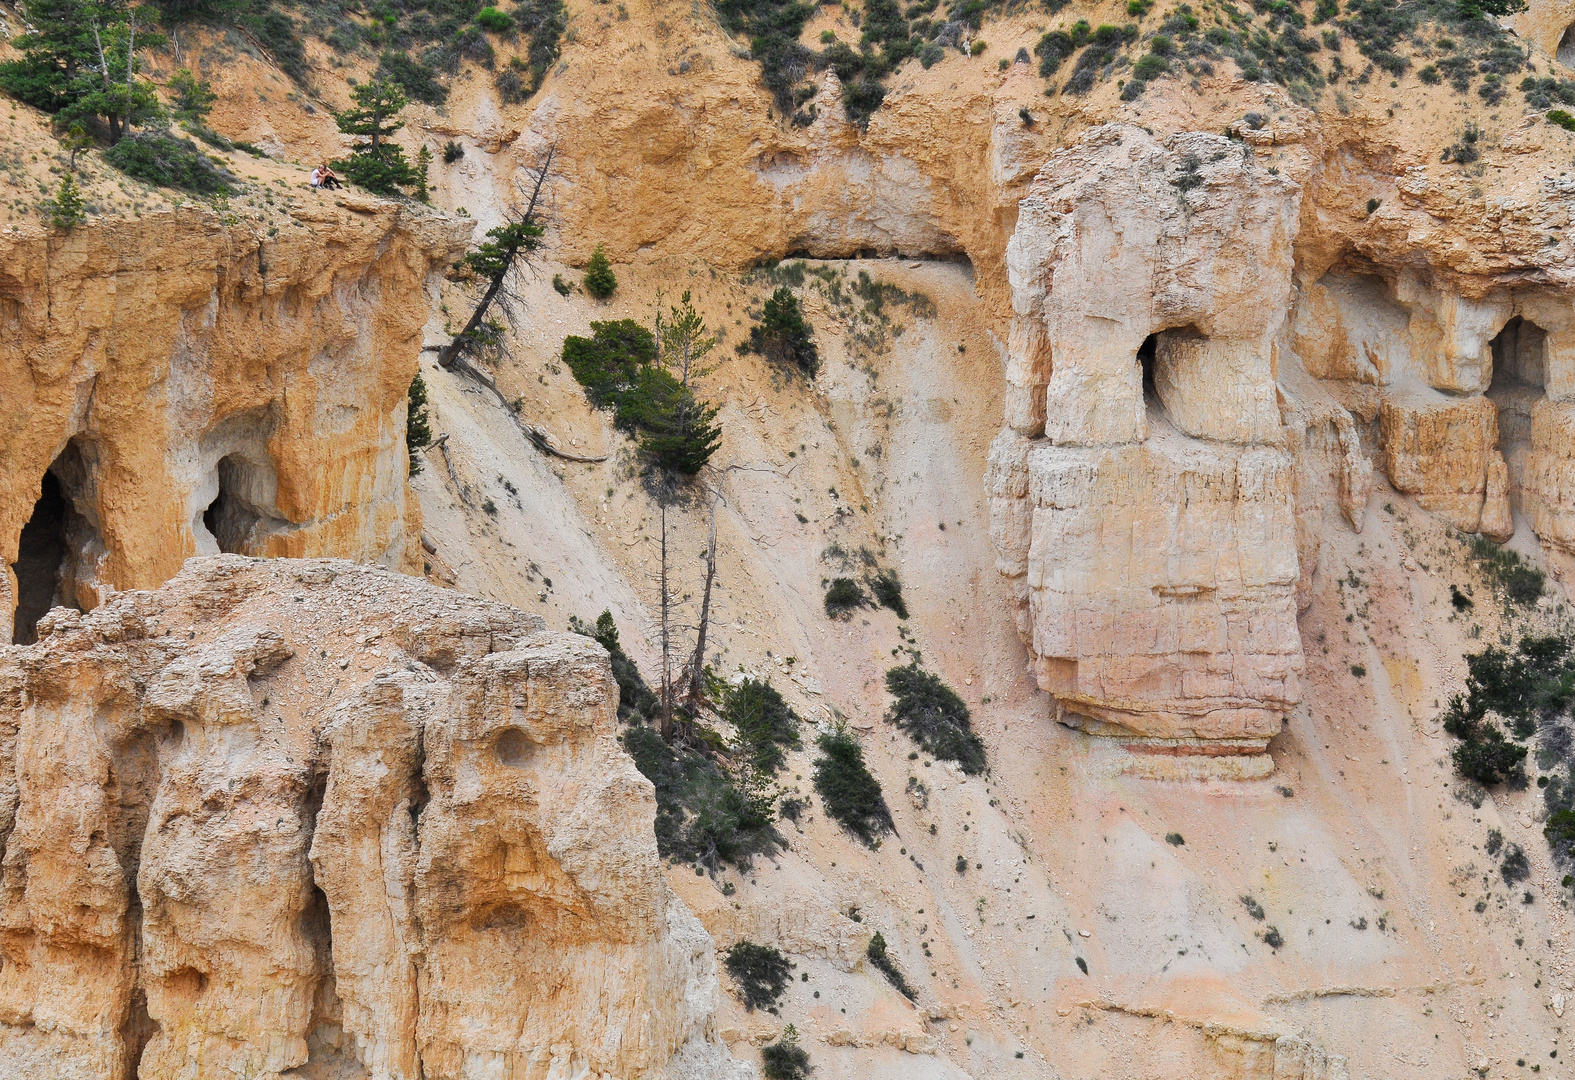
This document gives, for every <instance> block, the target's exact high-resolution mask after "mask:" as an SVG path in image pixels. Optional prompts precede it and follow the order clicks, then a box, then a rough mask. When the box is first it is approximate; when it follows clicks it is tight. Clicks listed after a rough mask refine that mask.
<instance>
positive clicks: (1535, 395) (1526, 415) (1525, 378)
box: [1487, 315, 1548, 508]
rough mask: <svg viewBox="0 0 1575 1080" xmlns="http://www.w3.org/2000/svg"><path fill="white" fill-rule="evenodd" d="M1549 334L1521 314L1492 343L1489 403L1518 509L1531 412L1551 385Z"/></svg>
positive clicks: (1528, 452)
mask: <svg viewBox="0 0 1575 1080" xmlns="http://www.w3.org/2000/svg"><path fill="white" fill-rule="evenodd" d="M1547 345H1548V334H1547V331H1546V330H1544V329H1543V328H1542V327H1540V326H1538V325H1537V324H1536V323H1534V322H1532V321H1530V320H1529V319H1524V318H1522V317H1521V316H1519V315H1517V316H1515V317H1514V318H1513V319H1510V320H1509V322H1507V323H1505V324H1504V329H1503V330H1501V331H1499V333H1498V336H1497V337H1495V338H1494V339H1493V341H1492V343H1491V348H1492V351H1493V378H1492V381H1491V382H1490V383H1489V384H1488V391H1487V396H1488V400H1489V401H1491V402H1493V404H1494V405H1495V406H1497V408H1498V449H1499V453H1501V454H1503V455H1504V463H1505V465H1506V466H1507V467H1508V468H1509V477H1510V489H1511V493H1510V499H1511V505H1514V506H1517V508H1518V500H1519V494H1518V493H1519V490H1520V484H1521V479H1522V477H1523V476H1524V475H1525V467H1526V459H1527V457H1528V456H1529V455H1530V453H1531V411H1532V407H1533V406H1535V405H1536V403H1537V401H1538V399H1540V398H1541V397H1542V396H1543V387H1544V386H1546V385H1547Z"/></svg>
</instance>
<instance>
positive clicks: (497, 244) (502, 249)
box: [438, 143, 558, 369]
mask: <svg viewBox="0 0 1575 1080" xmlns="http://www.w3.org/2000/svg"><path fill="white" fill-rule="evenodd" d="M557 152H558V146H557V144H556V143H553V144H551V145H549V146H548V147H547V154H546V156H545V157H544V158H542V161H541V164H540V165H538V166H537V167H536V169H535V170H534V171H533V177H532V178H533V180H534V181H535V182H534V184H533V185H532V187H531V193H530V199H529V200H528V201H527V202H526V204H525V209H524V211H523V212H521V213H519V214H518V215H517V216H511V217H510V218H509V220H507V221H505V222H504V223H503V224H502V225H498V226H495V227H494V228H491V229H488V230H487V239H486V240H484V241H482V242H481V243H480V244H478V245H477V246H476V247H475V248H474V249H473V250H471V251H469V252H466V253H465V257H464V258H462V259H460V261H459V265H460V266H462V267H464V268H465V269H466V270H469V271H470V272H471V273H472V274H475V275H476V277H478V278H480V279H481V280H482V281H484V282H486V286H485V288H484V289H483V290H482V293H481V299H480V300H478V301H477V302H476V308H475V310H474V311H472V312H471V313H470V319H469V321H468V322H466V323H465V328H464V329H463V330H461V331H460V332H459V333H458V334H456V335H454V340H453V341H450V342H449V343H448V344H447V345H445V346H444V347H443V349H442V350H441V351H440V352H439V353H438V363H439V364H441V365H442V366H443V367H445V368H450V369H452V368H454V367H455V366H456V365H458V364H459V363H461V361H463V360H464V358H465V354H466V353H468V352H471V351H473V350H474V349H475V348H476V347H477V346H478V345H480V344H481V343H482V341H483V339H484V335H483V328H484V327H485V326H486V325H487V316H488V315H489V314H490V313H491V312H492V310H493V308H494V307H496V308H497V309H498V311H499V312H501V313H502V315H503V316H504V318H505V319H507V320H508V321H509V322H510V323H512V322H513V321H514V315H515V312H516V311H517V310H518V309H519V307H520V295H519V293H518V292H517V291H516V289H515V285H514V281H515V278H516V277H517V276H518V274H519V271H520V270H521V269H522V268H524V267H525V266H528V265H529V264H530V257H531V255H532V254H533V253H535V252H536V251H537V250H538V249H539V248H540V247H541V238H542V234H543V233H545V232H546V231H547V230H546V226H545V225H543V224H542V222H541V220H540V212H539V208H540V205H541V190H542V188H543V187H544V186H545V185H546V183H547V177H548V176H549V175H550V174H551V172H552V159H553V158H554V157H555V156H556V155H557Z"/></svg>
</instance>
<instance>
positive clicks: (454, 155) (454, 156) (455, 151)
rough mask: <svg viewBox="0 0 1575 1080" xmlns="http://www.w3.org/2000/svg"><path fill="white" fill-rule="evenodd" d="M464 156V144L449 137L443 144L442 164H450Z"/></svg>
mask: <svg viewBox="0 0 1575 1080" xmlns="http://www.w3.org/2000/svg"><path fill="white" fill-rule="evenodd" d="M464 156H465V148H464V146H462V145H460V144H459V143H457V142H455V141H454V140H453V139H450V140H449V141H448V142H446V143H444V144H443V164H445V165H452V164H454V162H456V161H458V160H459V159H460V158H462V157H464Z"/></svg>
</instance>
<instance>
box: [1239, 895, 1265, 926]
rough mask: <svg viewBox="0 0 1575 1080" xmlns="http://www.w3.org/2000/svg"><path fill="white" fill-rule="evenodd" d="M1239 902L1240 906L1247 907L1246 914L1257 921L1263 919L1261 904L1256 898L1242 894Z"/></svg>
mask: <svg viewBox="0 0 1575 1080" xmlns="http://www.w3.org/2000/svg"><path fill="white" fill-rule="evenodd" d="M1241 904H1242V907H1244V908H1246V909H1247V914H1248V915H1251V916H1252V917H1253V918H1254V919H1257V920H1258V921H1259V922H1262V921H1263V918H1264V915H1263V905H1262V904H1260V903H1258V901H1257V900H1256V899H1254V898H1253V897H1251V896H1243V897H1242V898H1241Z"/></svg>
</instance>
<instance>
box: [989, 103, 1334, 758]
mask: <svg viewBox="0 0 1575 1080" xmlns="http://www.w3.org/2000/svg"><path fill="white" fill-rule="evenodd" d="M1299 195H1300V188H1299V187H1298V186H1297V185H1296V184H1295V183H1293V182H1291V181H1289V180H1286V179H1284V178H1281V177H1278V176H1274V175H1272V174H1270V173H1268V172H1267V171H1266V170H1264V169H1261V168H1259V167H1258V166H1257V165H1256V164H1254V163H1253V161H1252V160H1251V159H1250V157H1248V156H1245V155H1244V154H1243V152H1242V147H1241V146H1240V144H1234V143H1231V142H1230V141H1229V140H1227V139H1223V138H1220V137H1217V136H1212V135H1206V134H1202V133H1191V134H1187V135H1181V136H1177V137H1175V138H1174V139H1172V140H1171V141H1170V142H1169V143H1168V144H1167V145H1165V146H1161V145H1160V144H1159V143H1158V142H1157V141H1156V140H1155V139H1154V138H1153V137H1152V136H1150V135H1148V134H1147V133H1146V132H1144V131H1143V130H1141V129H1139V128H1134V127H1127V126H1122V125H1116V124H1110V125H1105V126H1103V127H1100V128H1096V129H1095V130H1094V131H1092V132H1090V133H1089V134H1088V135H1087V136H1085V138H1084V139H1083V140H1081V141H1080V142H1079V143H1077V144H1076V145H1074V146H1073V147H1071V148H1069V149H1067V150H1063V151H1058V152H1057V153H1056V154H1054V155H1052V157H1051V160H1050V162H1049V163H1048V164H1047V165H1046V166H1045V168H1044V170H1043V171H1042V172H1041V173H1040V175H1039V177H1038V178H1037V180H1036V181H1035V183H1034V185H1033V187H1032V188H1031V189H1030V192H1029V194H1028V196H1027V197H1026V198H1025V199H1024V200H1023V204H1022V207H1021V212H1020V215H1019V218H1018V225H1017V231H1016V233H1015V234H1014V235H1013V237H1012V240H1011V242H1010V244H1009V245H1008V250H1007V265H1008V271H1009V277H1010V280H1011V285H1012V304H1013V331H1012V337H1011V343H1010V350H1011V356H1010V357H1009V359H1008V364H1007V372H1008V382H1009V384H1010V387H1011V389H1010V392H1009V394H1008V399H1007V416H1006V420H1007V428H1006V430H1004V431H1003V432H1002V433H1001V434H1000V435H999V436H998V437H997V439H996V441H995V443H994V444H993V445H992V446H991V449H990V456H989V465H988V468H987V472H986V477H985V482H986V488H987V493H988V495H989V499H990V508H991V537H992V540H993V541H994V543H995V547H996V552H997V567H998V569H999V570H1000V571H1001V572H1002V573H1003V574H1004V575H1006V576H1007V577H1008V578H1010V579H1012V581H1013V585H1014V592H1015V595H1016V598H1017V601H1018V605H1019V620H1018V621H1019V628H1020V629H1021V630H1022V631H1023V632H1024V637H1025V639H1026V640H1027V641H1028V642H1029V644H1030V648H1031V651H1032V655H1033V668H1034V671H1035V673H1036V675H1037V677H1038V680H1039V684H1040V685H1041V686H1042V687H1043V688H1044V689H1046V690H1048V691H1049V692H1050V693H1052V694H1053V695H1054V696H1055V698H1056V702H1057V709H1058V710H1059V711H1060V713H1061V716H1062V719H1063V720H1064V721H1065V722H1068V723H1074V724H1078V725H1081V726H1084V727H1086V728H1088V729H1090V730H1095V731H1099V732H1102V733H1107V734H1119V735H1125V736H1129V737H1130V736H1141V737H1143V738H1146V739H1150V740H1168V741H1169V742H1168V743H1167V745H1165V746H1164V747H1163V748H1162V752H1164V753H1167V754H1173V755H1182V756H1185V755H1196V754H1210V753H1213V751H1211V750H1209V749H1208V748H1207V747H1206V746H1201V745H1198V744H1197V743H1196V741H1197V740H1199V739H1203V740H1209V739H1217V740H1236V741H1237V742H1238V743H1240V744H1241V747H1242V748H1244V749H1245V750H1246V751H1247V752H1249V753H1251V752H1255V751H1261V750H1262V748H1263V745H1264V743H1265V742H1266V740H1267V739H1268V737H1269V736H1271V735H1273V734H1274V733H1275V732H1277V731H1278V730H1279V728H1280V722H1281V718H1282V716H1283V715H1284V714H1285V712H1286V711H1287V710H1288V709H1289V708H1290V707H1291V706H1293V705H1294V704H1295V703H1296V701H1297V700H1298V699H1299V694H1300V691H1299V676H1300V673H1301V670H1302V664H1303V662H1302V653H1301V642H1300V638H1299V636H1298V634H1297V629H1296V588H1297V581H1298V560H1297V533H1298V530H1297V513H1296V509H1297V508H1296V490H1297V488H1296V482H1295V475H1296V469H1295V466H1294V464H1293V458H1292V455H1291V453H1290V452H1289V451H1288V450H1287V447H1286V442H1285V440H1286V433H1285V432H1284V431H1283V430H1282V427H1281V405H1280V401H1279V393H1278V390H1277V387H1276V383H1275V366H1276V351H1277V336H1278V335H1279V333H1280V331H1281V329H1282V325H1283V322H1284V312H1285V311H1286V310H1287V309H1288V307H1289V301H1290V295H1291V243H1292V241H1293V240H1294V237H1295V233H1296V228H1297V206H1298V201H1299ZM1150 335H1155V338H1154V341H1153V356H1152V360H1151V361H1150V364H1151V373H1152V393H1151V394H1149V395H1148V398H1149V400H1147V401H1145V392H1144V389H1145V388H1144V382H1145V378H1144V374H1145V372H1144V367H1143V364H1142V362H1141V361H1142V358H1141V357H1140V356H1139V352H1140V346H1143V344H1144V342H1145V339H1146V338H1148V337H1149V336H1150ZM1047 371H1048V379H1046V378H1045V376H1046V373H1047ZM1041 397H1042V398H1043V400H1044V401H1045V405H1044V408H1043V409H1042V410H1040V409H1039V408H1038V407H1037V405H1036V402H1037V400H1038V399H1039V398H1041ZM1041 417H1042V426H1043V436H1044V438H1043V439H1036V438H1035V437H1036V436H1038V435H1039V434H1040V426H1041ZM1346 420H1347V423H1349V417H1348V416H1347V417H1346ZM1337 438H1338V436H1337ZM1351 440H1352V441H1354V435H1353V436H1351ZM1359 474H1360V470H1359V469H1356V470H1352V469H1350V468H1348V467H1347V468H1345V469H1344V472H1343V473H1342V475H1343V476H1344V477H1345V480H1346V484H1347V488H1348V489H1349V490H1348V494H1347V501H1351V500H1355V499H1357V498H1360V499H1361V501H1363V502H1365V489H1364V488H1363V487H1362V480H1361V478H1360V475H1359ZM1155 745H1156V747H1157V745H1158V744H1157V742H1156V744H1155Z"/></svg>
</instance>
